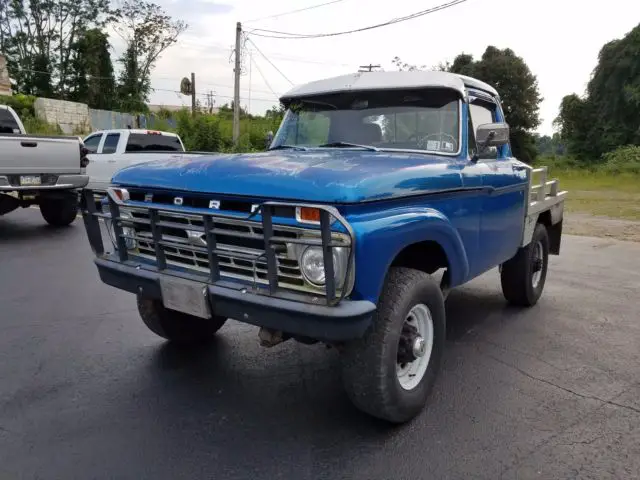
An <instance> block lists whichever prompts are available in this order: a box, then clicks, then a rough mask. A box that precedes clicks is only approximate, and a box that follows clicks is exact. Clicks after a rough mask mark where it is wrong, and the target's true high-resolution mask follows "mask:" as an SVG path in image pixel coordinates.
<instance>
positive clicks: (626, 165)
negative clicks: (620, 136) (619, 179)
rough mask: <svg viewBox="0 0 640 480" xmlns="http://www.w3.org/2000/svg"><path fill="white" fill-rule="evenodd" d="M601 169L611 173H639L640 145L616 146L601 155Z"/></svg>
mask: <svg viewBox="0 0 640 480" xmlns="http://www.w3.org/2000/svg"><path fill="white" fill-rule="evenodd" d="M602 158H603V160H604V165H603V170H604V171H605V172H607V173H611V174H614V175H615V174H621V173H633V174H640V146H636V145H627V146H624V147H618V148H616V149H615V150H613V151H611V152H607V153H605V154H604V155H603V157H602Z"/></svg>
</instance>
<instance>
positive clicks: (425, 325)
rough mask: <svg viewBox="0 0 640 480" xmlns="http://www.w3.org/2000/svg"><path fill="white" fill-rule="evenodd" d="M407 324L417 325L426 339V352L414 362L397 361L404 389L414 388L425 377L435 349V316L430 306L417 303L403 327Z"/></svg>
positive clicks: (422, 336)
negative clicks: (433, 316)
mask: <svg viewBox="0 0 640 480" xmlns="http://www.w3.org/2000/svg"><path fill="white" fill-rule="evenodd" d="M407 324H408V325H410V326H412V327H415V329H416V330H417V332H418V335H419V337H420V338H421V339H422V340H423V341H424V343H423V347H424V354H423V355H422V356H419V357H417V358H416V359H415V360H413V361H412V362H407V363H404V364H401V363H400V362H399V361H396V376H397V378H398V382H399V383H400V386H401V387H402V388H403V389H404V390H413V389H414V388H416V387H417V386H418V384H419V383H420V382H421V381H422V379H423V378H424V375H425V373H426V372H427V368H428V367H429V360H430V359H431V352H432V350H433V318H432V317H431V310H429V307H427V306H426V305H424V304H422V303H419V304H417V305H415V306H414V307H413V308H412V309H411V310H410V311H409V313H408V314H407V316H406V318H405V320H404V324H403V327H404V325H407Z"/></svg>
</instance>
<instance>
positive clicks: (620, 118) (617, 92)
mask: <svg viewBox="0 0 640 480" xmlns="http://www.w3.org/2000/svg"><path fill="white" fill-rule="evenodd" d="M639 59H640V25H638V26H637V27H635V28H634V29H633V30H631V31H630V32H629V33H628V34H627V35H625V36H624V38H622V39H619V40H613V41H611V42H609V43H607V44H606V45H604V46H603V47H602V49H601V50H600V54H599V57H598V65H597V66H596V68H595V70H594V71H593V74H592V77H591V80H590V81H589V83H588V86H587V91H586V95H585V96H584V97H580V96H578V95H576V94H571V95H567V96H566V97H564V99H563V100H562V104H561V106H560V114H559V115H558V118H557V119H556V124H557V125H558V127H559V128H560V133H561V136H562V139H563V140H564V141H565V142H566V145H567V148H568V150H569V152H570V153H571V154H574V155H577V156H579V157H581V158H584V159H589V158H590V159H596V160H600V161H602V162H607V161H608V160H607V158H611V157H606V155H605V156H603V154H606V153H607V152H611V151H613V150H615V149H616V148H618V147H624V146H627V145H640V114H638V112H640V61H639ZM623 151H625V152H626V153H625V155H627V154H628V153H629V151H628V150H624V149H623Z"/></svg>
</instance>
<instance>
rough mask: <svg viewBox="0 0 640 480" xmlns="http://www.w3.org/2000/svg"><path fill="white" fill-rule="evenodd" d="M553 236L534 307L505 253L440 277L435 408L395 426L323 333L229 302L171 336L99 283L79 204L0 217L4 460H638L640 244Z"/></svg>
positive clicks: (271, 474)
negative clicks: (260, 321) (499, 261)
mask: <svg viewBox="0 0 640 480" xmlns="http://www.w3.org/2000/svg"><path fill="white" fill-rule="evenodd" d="M563 241H564V243H563V246H562V255H561V256H560V257H552V259H551V266H550V271H549V275H548V279H547V286H546V290H545V293H544V295H543V297H542V299H541V301H540V303H539V304H538V305H537V306H535V307H534V308H532V309H529V310H518V309H513V308H509V307H507V306H506V303H505V301H504V300H503V297H502V294H501V292H500V284H499V277H498V274H497V272H496V271H492V272H489V273H488V274H486V275H484V276H483V277H481V278H479V279H477V280H475V281H473V282H472V283H470V284H469V285H467V286H465V287H463V288H461V289H459V290H455V291H454V292H452V293H451V295H450V297H449V299H448V301H447V313H448V335H447V336H448V345H447V347H448V348H447V352H446V354H445V360H444V365H443V369H442V371H441V374H440V378H439V380H438V382H437V383H436V386H435V388H434V392H433V395H432V396H431V399H430V402H429V405H428V408H427V409H426V410H425V412H424V413H423V414H422V415H420V416H419V417H418V418H417V419H416V420H415V421H413V422H411V423H409V424H407V425H404V426H400V427H389V426H387V425H385V424H383V423H381V422H378V421H375V420H372V419H371V418H370V417H367V416H366V415H364V414H361V413H359V412H358V411H357V410H356V409H355V408H354V407H352V406H351V404H350V403H349V401H348V399H347V398H346V396H345V394H344V393H343V391H342V388H341V381H340V377H339V371H338V356H337V353H336V352H335V351H334V350H328V349H326V348H325V347H323V346H320V345H315V346H304V345H299V344H296V343H294V342H287V343H285V344H283V345H280V346H277V347H275V348H273V349H263V348H261V347H260V346H259V345H258V339H257V329H256V328H254V327H249V326H245V325H242V324H239V323H236V322H233V321H230V322H228V323H227V324H226V325H225V326H224V327H223V329H222V330H221V331H220V334H219V338H218V339H217V341H216V342H215V343H214V344H213V345H211V346H209V347H208V348H206V349H200V350H195V351H190V352H183V351H180V350H177V349H174V348H172V347H171V346H169V345H167V344H166V343H165V342H163V341H162V340H161V339H160V338H158V337H156V336H154V335H153V334H152V333H150V332H149V331H147V329H146V327H144V325H143V324H142V322H141V321H140V320H139V318H138V315H137V311H136V308H135V299H134V298H133V297H132V296H131V295H129V294H126V293H124V292H120V291H117V290H115V289H113V288H110V287H108V286H106V285H103V284H102V283H101V282H100V280H99V278H98V275H97V271H96V269H95V267H94V265H93V263H92V253H91V251H90V248H89V246H88V243H87V240H86V235H85V232H84V228H83V226H82V222H81V221H77V222H76V223H74V225H73V226H72V227H70V228H68V229H61V230H53V229H51V228H49V227H47V226H46V225H45V223H44V221H43V220H42V219H41V217H40V215H39V212H38V211H37V210H34V209H27V210H24V211H21V212H15V213H13V214H11V215H8V216H6V217H0V269H1V270H0V478H2V479H11V478H42V479H72V478H82V479H88V478H118V479H121V478H132V479H142V478H154V479H164V478H167V479H177V478H189V479H196V478H215V479H254V480H255V479H278V478H283V479H296V480H304V479H319V478H327V479H342V478H345V479H346V478H349V479H439V478H448V479H458V478H460V479H462V478H464V479H467V478H471V479H476V478H477V479H492V480H495V479H498V478H506V479H511V478H518V479H523V478H544V479H547V478H548V479H560V478H593V479H609V478H611V479H613V478H615V479H632V478H639V477H640V294H639V293H638V292H640V244H633V243H622V242H617V241H613V240H607V239H594V238H588V237H570V236H566V237H565V238H564V240H563Z"/></svg>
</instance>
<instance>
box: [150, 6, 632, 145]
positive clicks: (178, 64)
mask: <svg viewBox="0 0 640 480" xmlns="http://www.w3.org/2000/svg"><path fill="white" fill-rule="evenodd" d="M155 1H156V2H157V3H159V4H161V5H162V6H163V7H164V8H165V9H166V10H167V12H169V13H170V14H171V15H172V16H174V17H175V18H181V19H183V20H185V21H187V22H188V23H189V25H190V28H189V29H188V30H187V32H186V33H185V34H183V36H182V37H181V38H180V41H179V43H178V44H177V45H176V46H174V47H172V48H171V49H170V50H168V51H167V52H166V53H165V54H164V55H163V57H162V58H161V59H160V61H159V62H158V63H157V66H156V69H155V71H154V74H153V77H152V84H153V87H154V88H156V89H166V90H178V89H179V81H180V78H182V77H183V76H188V75H189V74H190V72H192V71H193V72H195V73H196V85H197V90H198V91H199V92H200V93H205V92H206V91H209V90H212V91H214V93H215V103H216V105H222V104H224V103H226V102H229V101H230V100H231V98H232V95H233V71H232V65H231V63H230V61H229V59H230V54H231V48H232V45H233V42H234V35H235V25H236V22H237V21H241V22H243V29H244V30H245V31H249V32H250V31H251V29H252V28H264V29H272V30H279V31H286V32H294V33H325V32H335V31H341V30H350V29H353V28H359V27H364V26H367V25H371V24H375V23H379V22H382V21H386V20H389V19H392V18H396V17H400V16H403V15H406V14H409V13H413V12H416V11H419V10H424V9H426V8H429V7H432V6H436V5H439V4H442V3H446V1H447V0H426V1H425V0H398V1H395V2H383V1H380V2H374V1H371V0H342V1H338V2H336V3H334V4H331V5H327V6H323V7H320V8H315V9H311V10H308V11H304V12H300V13H295V14H291V15H283V16H279V17H276V18H268V19H260V18H262V17H267V16H270V15H276V14H279V13H283V12H288V11H291V10H296V9H301V8H305V7H309V6H312V5H317V4H321V3H326V2H329V1H331V0H270V1H268V2H267V1H264V0H220V1H209V0H155ZM254 19H260V20H256V21H251V20H254ZM639 21H640V1H638V0H608V1H607V2H596V1H595V0H593V1H592V0H586V1H585V0H536V1H527V0H468V1H467V2H465V3H462V4H460V5H457V6H454V7H451V8H448V9H446V10H443V11H440V12H437V13H433V14H430V15H426V16H424V17H421V18H417V19H414V20H410V21H407V22H402V23H399V24H396V25H392V26H388V27H382V28H378V29H374V30H370V31H366V32H362V33H355V34H350V35H344V36H338V37H330V38H323V39H306V40H278V39H269V38H262V37H256V36H250V38H251V39H252V40H253V41H254V42H255V44H256V45H257V47H258V48H259V49H260V51H262V53H264V54H265V55H266V56H267V57H268V58H269V60H271V62H272V63H273V64H274V65H275V67H277V69H279V70H280V71H281V72H282V73H283V74H284V76H286V77H287V78H288V79H289V80H290V81H291V82H293V83H294V84H299V83H305V82H308V81H312V80H317V79H319V78H324V77H330V76H334V75H340V74H344V73H349V72H354V71H357V69H358V66H359V65H363V64H369V63H373V64H380V65H382V67H383V68H385V69H387V70H392V69H394V67H393V65H392V63H391V60H392V59H393V57H394V56H396V55H397V56H399V57H401V58H402V59H403V60H404V61H406V62H408V63H411V64H418V65H427V66H433V65H437V64H438V63H439V62H444V61H446V60H449V61H452V60H453V58H454V57H455V56H456V55H457V54H459V53H461V52H466V53H470V54H472V55H474V56H475V57H476V58H478V57H480V56H481V55H482V53H483V52H484V50H485V49H486V47H487V46H488V45H495V46H496V47H499V48H506V47H509V48H511V49H513V50H514V51H515V53H516V54H517V55H519V56H521V57H522V58H524V60H525V61H526V62H527V64H528V65H529V68H531V70H532V71H533V73H534V74H535V75H537V77H538V82H539V89H540V92H541V94H542V96H543V97H544V101H543V103H542V105H541V111H540V116H541V118H542V125H541V126H540V128H539V131H540V132H541V133H545V134H550V133H552V122H553V119H554V118H555V116H556V115H557V112H558V106H559V104H560V101H561V100H562V97H563V96H564V95H566V94H569V93H573V92H575V93H579V94H582V93H583V92H584V90H585V87H586V83H587V82H588V80H589V76H590V74H591V72H592V70H593V68H594V67H595V65H596V63H597V57H598V52H599V50H600V48H601V47H602V45H604V43H606V42H608V41H610V40H613V39H615V38H620V37H622V36H623V35H624V34H626V33H627V32H628V31H629V30H631V29H632V28H633V27H634V26H635V25H637V24H638V22H639ZM248 46H249V49H250V50H251V51H252V55H251V57H252V58H253V62H250V61H249V56H248V55H247V58H246V59H245V60H246V61H245V67H246V68H245V70H246V73H245V75H244V76H243V77H242V80H241V103H242V105H243V106H250V110H251V111H252V112H253V113H263V112H264V111H265V110H266V109H268V108H269V107H271V106H272V105H275V104H277V103H278V101H277V97H276V95H274V94H273V93H272V92H271V90H273V91H274V92H275V93H276V94H278V95H279V94H282V93H284V92H286V91H287V90H288V89H289V88H290V87H291V84H290V83H289V82H288V81H287V80H286V79H285V78H284V76H283V75H281V74H280V73H278V71H277V70H276V69H275V68H274V67H273V66H271V65H270V64H269V63H268V62H267V61H266V60H265V59H264V58H263V57H262V56H261V55H260V54H259V53H257V52H256V50H255V48H254V47H253V46H252V45H251V44H249V45H248ZM250 66H251V68H249V67H250ZM260 71H261V72H262V74H263V75H264V78H263V77H262V76H261V74H260ZM200 99H201V101H203V102H206V98H204V97H201V98H200ZM151 102H152V103H156V104H157V103H160V104H166V105H170V104H171V105H180V104H184V105H188V104H190V100H189V99H188V98H187V97H183V96H182V95H179V94H177V93H171V92H166V91H160V90H157V91H156V92H155V93H153V94H152V96H151Z"/></svg>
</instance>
